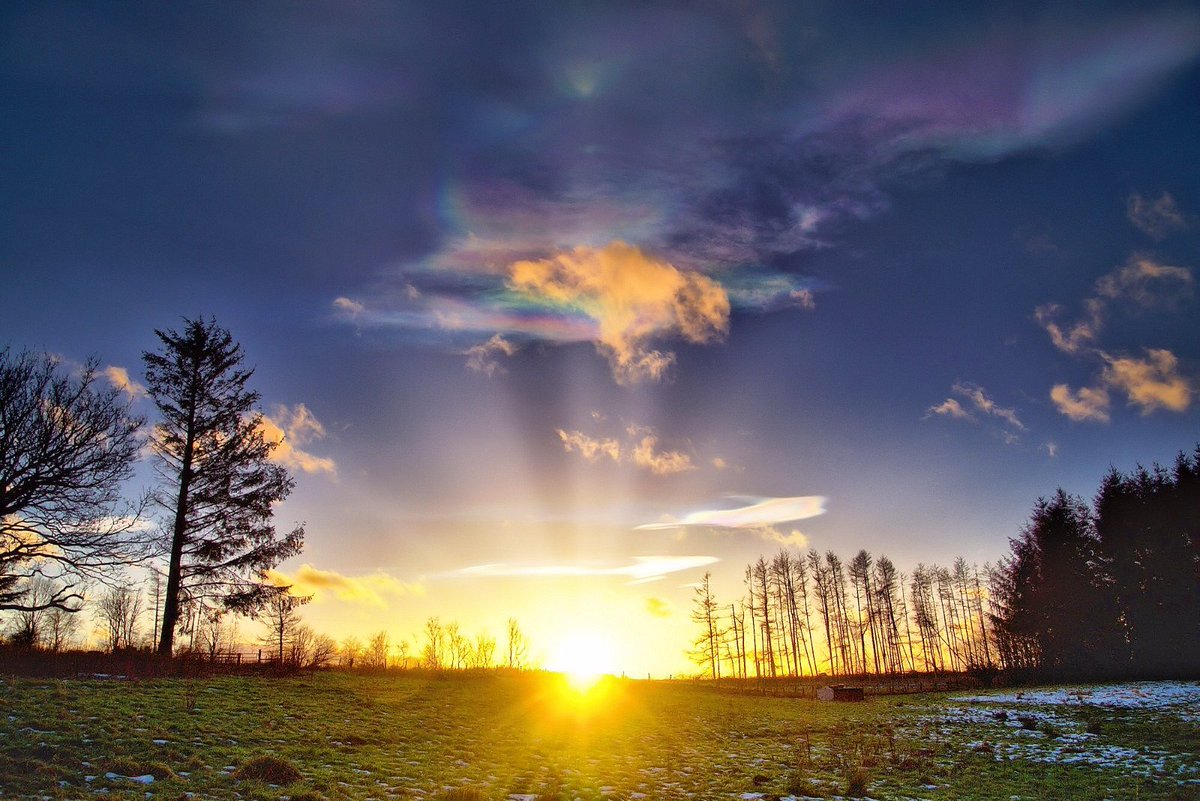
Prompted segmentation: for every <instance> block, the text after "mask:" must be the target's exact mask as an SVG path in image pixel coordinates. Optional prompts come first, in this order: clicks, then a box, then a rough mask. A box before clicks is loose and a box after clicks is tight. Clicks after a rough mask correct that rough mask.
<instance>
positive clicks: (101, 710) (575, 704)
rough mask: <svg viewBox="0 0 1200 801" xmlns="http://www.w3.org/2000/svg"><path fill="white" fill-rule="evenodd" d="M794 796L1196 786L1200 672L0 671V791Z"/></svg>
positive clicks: (1027, 793)
mask: <svg viewBox="0 0 1200 801" xmlns="http://www.w3.org/2000/svg"><path fill="white" fill-rule="evenodd" d="M968 695H970V696H971V697H967V696H968ZM263 757H272V758H273V759H272V760H263V759H262V758H263ZM271 769H274V770H275V771H277V772H275V773H272V772H271ZM289 770H294V773H290V774H289ZM272 782H273V783H272ZM789 796H793V797H797V798H805V797H809V798H836V797H839V796H841V797H860V796H869V797H871V798H876V799H910V798H911V799H1000V800H1001V801H1010V799H1016V798H1024V799H1050V798H1054V799H1106V798H1109V799H1139V801H1140V799H1198V798H1200V686H1197V685H1195V684H1170V685H1136V686H1129V685H1127V686H1124V687H1116V688H1078V689H1074V690H1063V689H1053V690H1047V691H1045V692H1043V693H1040V694H1039V693H1036V692H1027V693H1023V694H1021V695H1020V696H1017V695H1016V694H1013V693H1007V694H995V695H986V694H978V693H975V694H967V693H957V694H955V693H951V694H946V695H918V696H893V697H887V698H879V699H872V700H868V701H867V702H865V703H861V704H833V703H820V702H814V701H806V700H799V699H787V698H771V697H761V696H751V695H734V694H726V693H722V692H716V691H714V690H713V689H712V688H711V687H706V686H703V685H691V684H686V683H644V682H642V683H637V682H618V681H610V682H606V683H602V684H600V685H598V686H596V687H594V688H592V689H591V690H590V691H587V692H581V691H579V690H576V689H574V688H572V687H570V686H569V685H567V684H566V683H565V682H564V681H562V680H561V679H559V678H557V677H548V676H540V675H527V676H514V675H507V676H506V675H499V676H473V677H472V676H455V677H446V678H436V677H434V678H427V677H426V678H420V677H402V676H354V675H347V674H340V673H327V674H319V675H314V676H304V677H299V678H290V679H267V678H244V677H225V678H212V679H202V680H185V679H171V680H152V681H123V680H118V679H97V680H67V681H58V680H28V679H13V678H5V679H3V680H0V797H2V798H11V797H40V798H48V799H59V798H63V799H65V798H97V797H104V798H109V799H115V798H121V799H141V800H144V799H146V798H162V799H172V801H174V799H185V798H196V799H208V798H217V799H282V798H291V799H292V801H302V800H304V799H309V800H312V799H319V798H324V799H368V798H373V799H380V801H383V800H385V799H409V798H423V799H439V798H441V799H454V800H455V801H472V800H473V799H494V800H495V801H501V800H502V799H519V801H534V799H539V801H541V800H543V799H564V801H571V799H576V798H579V799H586V800H588V801H599V799H611V800H612V801H623V800H625V799H629V800H632V799H642V798H645V799H677V798H694V799H743V798H744V799H752V798H762V799H774V798H787V797H789Z"/></svg>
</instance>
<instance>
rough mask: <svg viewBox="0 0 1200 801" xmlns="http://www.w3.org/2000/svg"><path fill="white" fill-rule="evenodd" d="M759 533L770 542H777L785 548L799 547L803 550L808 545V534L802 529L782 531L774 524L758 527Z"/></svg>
mask: <svg viewBox="0 0 1200 801" xmlns="http://www.w3.org/2000/svg"><path fill="white" fill-rule="evenodd" d="M756 530H757V531H758V533H759V534H760V535H761V536H762V537H763V538H764V539H766V540H768V541H770V542H777V543H779V544H780V545H782V546H784V547H785V548H798V549H800V550H803V549H805V548H807V547H808V536H807V535H806V534H804V533H803V532H801V531H798V530H795V529H793V530H792V531H786V532H785V531H780V530H779V529H777V528H775V527H774V526H764V527H763V528H760V529H756Z"/></svg>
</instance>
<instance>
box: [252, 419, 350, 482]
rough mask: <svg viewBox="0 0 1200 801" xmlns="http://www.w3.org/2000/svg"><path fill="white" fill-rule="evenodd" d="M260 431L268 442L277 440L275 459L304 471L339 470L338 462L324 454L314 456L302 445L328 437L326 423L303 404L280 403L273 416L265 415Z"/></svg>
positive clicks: (273, 459)
mask: <svg viewBox="0 0 1200 801" xmlns="http://www.w3.org/2000/svg"><path fill="white" fill-rule="evenodd" d="M259 430H260V431H261V432H262V435H263V438H264V439H265V440H266V441H267V442H272V443H275V447H274V448H272V450H271V456H270V458H271V461H273V462H276V463H278V464H281V465H283V466H285V467H290V468H293V469H295V470H299V471H301V472H304V473H328V474H330V475H335V474H336V473H337V463H335V462H334V460H333V459H330V458H327V457H324V456H314V455H313V454H311V453H309V452H308V451H306V450H304V449H303V447H302V446H304V445H307V444H308V443H310V442H313V441H314V440H319V439H324V438H325V426H323V425H321V422H320V421H319V420H317V418H316V417H315V416H314V415H313V413H312V412H310V411H309V410H308V407H307V406H305V405H304V404H303V403H298V404H296V405H295V406H293V407H291V408H288V407H287V406H284V405H277V406H275V407H274V408H273V409H272V412H271V415H266V414H264V415H263V416H262V419H261V421H260V423H259Z"/></svg>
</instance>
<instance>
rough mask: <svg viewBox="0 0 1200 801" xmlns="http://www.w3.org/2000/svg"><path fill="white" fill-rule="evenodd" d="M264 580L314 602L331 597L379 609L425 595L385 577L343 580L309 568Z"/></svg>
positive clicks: (417, 588)
mask: <svg viewBox="0 0 1200 801" xmlns="http://www.w3.org/2000/svg"><path fill="white" fill-rule="evenodd" d="M266 577H267V580H268V581H270V582H272V583H273V584H275V585H276V586H279V587H291V588H292V593H293V594H294V595H312V596H313V601H314V602H320V601H323V600H328V599H329V598H330V597H333V598H336V599H337V600H340V601H346V602H348V603H359V604H366V605H367V606H378V607H383V606H387V604H388V602H389V601H390V600H394V599H396V598H404V597H410V596H420V595H424V594H425V588H424V586H423V585H422V584H420V583H418V582H406V581H401V580H400V579H397V578H396V577H394V576H390V575H388V574H387V573H383V572H375V573H368V574H366V575H363V576H346V575H343V574H341V573H338V572H336V571H333V570H320V569H318V568H315V567H313V566H312V565H310V564H303V565H300V567H299V568H297V569H296V572H295V573H292V574H288V573H284V572H282V571H279V570H268V571H267V572H266Z"/></svg>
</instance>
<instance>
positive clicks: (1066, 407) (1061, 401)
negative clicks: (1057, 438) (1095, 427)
mask: <svg viewBox="0 0 1200 801" xmlns="http://www.w3.org/2000/svg"><path fill="white" fill-rule="evenodd" d="M1050 400H1052V401H1054V406H1055V408H1057V409H1058V410H1059V411H1060V412H1061V413H1062V414H1065V415H1066V416H1067V417H1068V418H1070V419H1071V420H1074V421H1076V422H1083V421H1094V422H1097V423H1107V422H1108V420H1109V416H1108V405H1109V398H1108V391H1107V390H1106V389H1104V388H1103V387H1080V389H1079V391H1078V392H1072V391H1071V388H1070V387H1068V386H1067V385H1066V384H1055V385H1054V386H1053V387H1052V388H1051V390H1050ZM1053 455H1054V454H1051V456H1053Z"/></svg>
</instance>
